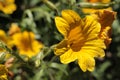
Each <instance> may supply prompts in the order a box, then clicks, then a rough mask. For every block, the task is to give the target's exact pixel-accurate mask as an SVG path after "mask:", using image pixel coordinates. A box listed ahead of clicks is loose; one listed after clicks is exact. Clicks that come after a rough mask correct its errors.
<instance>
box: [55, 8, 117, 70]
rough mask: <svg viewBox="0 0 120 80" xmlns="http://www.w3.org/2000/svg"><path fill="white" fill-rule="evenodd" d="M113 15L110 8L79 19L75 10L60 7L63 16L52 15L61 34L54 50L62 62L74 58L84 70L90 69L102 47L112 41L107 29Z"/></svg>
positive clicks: (92, 68) (101, 55) (68, 61)
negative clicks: (61, 38) (62, 37)
mask: <svg viewBox="0 0 120 80" xmlns="http://www.w3.org/2000/svg"><path fill="white" fill-rule="evenodd" d="M108 15H109V18H107V16H108ZM115 15H116V13H115V12H113V11H109V10H98V11H96V12H95V13H93V14H91V15H88V16H86V17H85V18H84V19H81V18H80V16H79V15H78V14H77V13H76V12H75V11H73V10H63V11H62V17H58V16H57V17H55V23H56V26H57V29H58V30H59V32H60V33H61V34H62V35H63V36H64V39H63V40H62V41H61V42H60V43H59V44H58V45H57V46H56V48H55V50H54V51H55V54H56V55H60V60H61V62H62V63H64V64H67V63H70V62H73V61H75V60H77V61H78V64H79V66H80V67H81V69H82V70H83V71H84V72H85V71H87V70H89V71H93V70H94V66H95V60H94V58H95V57H104V55H105V53H104V49H106V46H108V45H109V43H110V42H111V38H110V35H109V32H110V29H111V27H110V26H111V24H112V22H113V20H114V19H115Z"/></svg>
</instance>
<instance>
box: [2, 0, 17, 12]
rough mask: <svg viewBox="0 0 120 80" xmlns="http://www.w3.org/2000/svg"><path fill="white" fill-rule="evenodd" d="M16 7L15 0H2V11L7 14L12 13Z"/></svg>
mask: <svg viewBox="0 0 120 80" xmlns="http://www.w3.org/2000/svg"><path fill="white" fill-rule="evenodd" d="M16 8H17V7H16V4H15V1H14V0H0V11H2V12H4V13H5V14H12V13H13V12H14V11H15V10H16Z"/></svg>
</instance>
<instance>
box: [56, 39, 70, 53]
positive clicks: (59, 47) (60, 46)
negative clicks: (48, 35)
mask: <svg viewBox="0 0 120 80" xmlns="http://www.w3.org/2000/svg"><path fill="white" fill-rule="evenodd" d="M67 50H68V47H67V40H65V39H64V40H62V41H61V42H60V43H59V44H57V45H56V47H55V48H54V53H55V55H61V54H63V53H65V52H66V51H67Z"/></svg>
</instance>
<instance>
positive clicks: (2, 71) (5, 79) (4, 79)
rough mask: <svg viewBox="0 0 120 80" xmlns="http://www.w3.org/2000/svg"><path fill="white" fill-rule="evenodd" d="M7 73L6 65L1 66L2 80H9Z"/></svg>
mask: <svg viewBox="0 0 120 80" xmlns="http://www.w3.org/2000/svg"><path fill="white" fill-rule="evenodd" d="M7 73H8V70H7V68H6V67H5V66H4V65H2V64H0V80H8V79H7Z"/></svg>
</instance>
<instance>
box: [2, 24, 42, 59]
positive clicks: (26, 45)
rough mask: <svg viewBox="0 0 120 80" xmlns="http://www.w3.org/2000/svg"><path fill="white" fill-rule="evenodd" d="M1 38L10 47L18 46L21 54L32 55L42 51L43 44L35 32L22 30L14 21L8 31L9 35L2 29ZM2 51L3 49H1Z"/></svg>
mask: <svg viewBox="0 0 120 80" xmlns="http://www.w3.org/2000/svg"><path fill="white" fill-rule="evenodd" d="M0 40H2V41H3V42H4V43H5V44H7V46H8V47H9V48H12V47H13V46H16V47H17V49H18V51H19V53H20V54H21V55H26V56H28V57H32V56H35V55H37V54H38V53H39V52H40V49H41V48H42V47H43V44H42V43H41V42H39V41H37V40H36V39H35V34H34V33H33V32H29V31H24V32H21V30H20V28H19V27H18V25H17V24H15V23H12V24H11V28H10V30H9V31H8V35H7V34H6V33H5V32H4V31H3V30H0ZM0 51H2V49H1V50H0Z"/></svg>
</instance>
